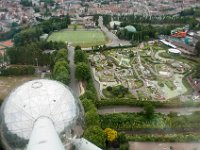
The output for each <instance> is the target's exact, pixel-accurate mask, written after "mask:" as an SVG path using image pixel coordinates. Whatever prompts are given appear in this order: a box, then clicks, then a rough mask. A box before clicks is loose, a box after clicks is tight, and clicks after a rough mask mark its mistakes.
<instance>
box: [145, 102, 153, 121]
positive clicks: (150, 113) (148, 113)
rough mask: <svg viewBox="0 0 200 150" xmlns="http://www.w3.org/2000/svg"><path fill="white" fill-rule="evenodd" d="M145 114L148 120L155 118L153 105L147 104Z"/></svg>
mask: <svg viewBox="0 0 200 150" xmlns="http://www.w3.org/2000/svg"><path fill="white" fill-rule="evenodd" d="M144 114H145V116H146V118H147V119H152V118H153V116H154V107H153V106H152V105H151V104H146V105H145V106H144Z"/></svg>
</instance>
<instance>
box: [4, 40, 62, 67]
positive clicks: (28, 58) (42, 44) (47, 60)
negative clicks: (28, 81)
mask: <svg viewBox="0 0 200 150" xmlns="http://www.w3.org/2000/svg"><path fill="white" fill-rule="evenodd" d="M64 47H66V45H65V44H64V43H62V42H47V41H37V42H30V43H29V44H26V45H23V46H19V47H16V46H14V47H12V48H8V50H7V54H8V56H9V58H10V63H11V64H18V65H49V64H51V55H50V54H48V53H44V51H45V50H58V49H61V48H64Z"/></svg>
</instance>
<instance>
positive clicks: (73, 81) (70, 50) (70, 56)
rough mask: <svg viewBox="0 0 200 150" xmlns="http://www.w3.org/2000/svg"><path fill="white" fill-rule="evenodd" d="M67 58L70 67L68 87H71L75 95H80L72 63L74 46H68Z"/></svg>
mask: <svg viewBox="0 0 200 150" xmlns="http://www.w3.org/2000/svg"><path fill="white" fill-rule="evenodd" d="M68 60H69V67H70V84H69V87H70V88H71V89H72V91H73V93H74V94H75V95H76V96H79V95H80V91H79V83H78V81H77V80H76V78H75V64H74V47H73V46H68Z"/></svg>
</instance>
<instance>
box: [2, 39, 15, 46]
mask: <svg viewBox="0 0 200 150" xmlns="http://www.w3.org/2000/svg"><path fill="white" fill-rule="evenodd" d="M0 45H1V46H4V47H13V45H14V44H13V42H12V41H11V40H7V41H3V42H0Z"/></svg>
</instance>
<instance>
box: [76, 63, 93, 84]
mask: <svg viewBox="0 0 200 150" xmlns="http://www.w3.org/2000/svg"><path fill="white" fill-rule="evenodd" d="M75 76H76V78H77V79H78V80H79V81H83V80H88V79H89V78H90V68H89V66H88V65H87V64H86V63H78V64H77V65H76V71H75Z"/></svg>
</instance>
